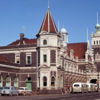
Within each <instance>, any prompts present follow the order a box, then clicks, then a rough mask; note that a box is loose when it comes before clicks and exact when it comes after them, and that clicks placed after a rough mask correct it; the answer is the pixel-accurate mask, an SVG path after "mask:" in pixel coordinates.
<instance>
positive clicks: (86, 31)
mask: <svg viewBox="0 0 100 100" xmlns="http://www.w3.org/2000/svg"><path fill="white" fill-rule="evenodd" d="M86 33H87V42H88V40H89V39H88V28H87V30H86Z"/></svg>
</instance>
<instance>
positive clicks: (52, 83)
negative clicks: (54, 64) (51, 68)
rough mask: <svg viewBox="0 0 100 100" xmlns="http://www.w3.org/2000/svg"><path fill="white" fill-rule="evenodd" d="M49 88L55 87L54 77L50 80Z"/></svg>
mask: <svg viewBox="0 0 100 100" xmlns="http://www.w3.org/2000/svg"><path fill="white" fill-rule="evenodd" d="M51 86H55V78H54V77H52V78H51Z"/></svg>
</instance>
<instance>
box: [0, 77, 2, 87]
mask: <svg viewBox="0 0 100 100" xmlns="http://www.w3.org/2000/svg"><path fill="white" fill-rule="evenodd" d="M0 87H2V77H1V76H0Z"/></svg>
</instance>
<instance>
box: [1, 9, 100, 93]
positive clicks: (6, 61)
mask: <svg viewBox="0 0 100 100" xmlns="http://www.w3.org/2000/svg"><path fill="white" fill-rule="evenodd" d="M68 34H69V33H68V32H67V30H66V29H65V28H64V27H63V28H62V29H61V30H60V31H58V29H57V27H56V24H55V22H54V20H53V17H52V15H51V12H50V9H49V8H48V10H47V12H46V15H45V17H44V19H43V22H42V25H41V28H40V30H39V32H38V33H37V35H36V38H33V37H32V39H29V38H26V37H25V34H24V33H21V34H20V37H19V39H17V40H15V41H14V42H12V43H10V44H9V45H6V46H0V86H11V85H12V86H15V87H28V88H29V89H31V90H33V91H35V90H37V89H39V90H40V91H41V92H42V90H48V91H52V92H54V93H55V91H56V92H57V91H59V90H60V89H62V88H64V89H66V87H71V85H72V84H73V83H74V82H92V83H98V84H99V71H100V68H99V67H100V66H99V65H100V50H99V49H100V25H99V24H96V33H95V34H94V33H92V34H91V38H92V49H91V48H90V46H91V45H90V41H89V40H88V41H86V42H79V43H68Z"/></svg>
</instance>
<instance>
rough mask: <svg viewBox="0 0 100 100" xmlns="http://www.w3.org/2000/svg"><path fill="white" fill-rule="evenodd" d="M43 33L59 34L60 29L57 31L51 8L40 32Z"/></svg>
mask: <svg viewBox="0 0 100 100" xmlns="http://www.w3.org/2000/svg"><path fill="white" fill-rule="evenodd" d="M41 31H47V32H49V33H57V32H58V29H57V27H56V24H55V22H54V20H53V18H52V16H51V13H50V9H49V8H48V11H47V13H46V16H45V18H44V20H43V23H42V26H41V28H40V32H41Z"/></svg>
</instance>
